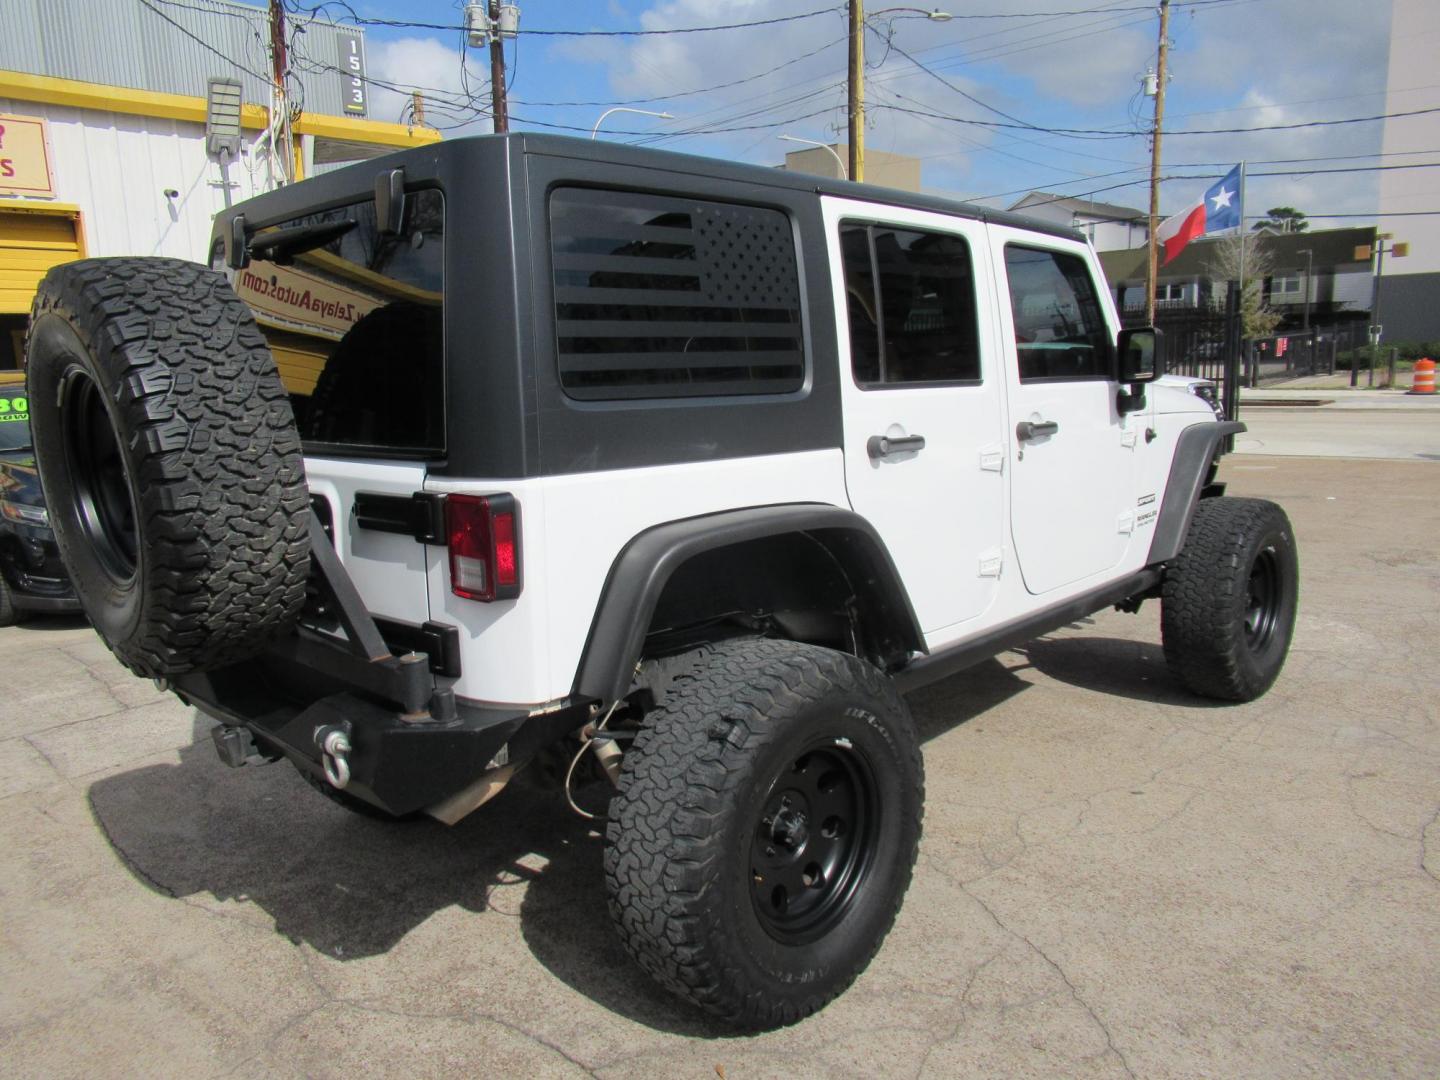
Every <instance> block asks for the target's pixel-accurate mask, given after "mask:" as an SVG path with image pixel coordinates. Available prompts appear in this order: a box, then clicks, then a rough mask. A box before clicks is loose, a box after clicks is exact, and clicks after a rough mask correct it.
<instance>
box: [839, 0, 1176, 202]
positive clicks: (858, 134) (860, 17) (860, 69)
mask: <svg viewBox="0 0 1440 1080" xmlns="http://www.w3.org/2000/svg"><path fill="white" fill-rule="evenodd" d="M1167 2H1168V0H1167ZM847 113H848V115H849V120H850V132H849V139H850V169H849V173H850V179H851V180H854V181H855V182H856V183H859V182H860V181H862V180H864V179H865V3H864V0H850V101H849V108H848V109H847Z"/></svg>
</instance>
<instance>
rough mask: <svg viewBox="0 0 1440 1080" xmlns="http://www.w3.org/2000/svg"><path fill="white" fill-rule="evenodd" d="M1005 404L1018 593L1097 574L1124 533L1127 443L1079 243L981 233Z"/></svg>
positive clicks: (1131, 522) (1131, 460) (1110, 337)
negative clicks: (997, 299) (994, 290)
mask: <svg viewBox="0 0 1440 1080" xmlns="http://www.w3.org/2000/svg"><path fill="white" fill-rule="evenodd" d="M990 231H991V237H992V241H993V256H994V259H995V269H996V277H997V280H998V281H999V282H1000V286H999V287H1000V288H1001V289H1002V290H1003V291H1004V292H1005V293H1008V297H1006V301H1007V302H1002V303H1001V304H1000V310H1001V323H1002V336H1003V338H1004V349H1003V351H1004V354H1005V357H1006V377H1005V383H1006V392H1007V394H1008V395H1009V403H1010V418H1011V421H1012V427H1013V430H1012V431H1010V432H1009V436H1010V443H1011V454H1010V460H1011V462H1012V464H1013V468H1012V472H1011V478H1010V498H1011V509H1010V526H1011V537H1012V540H1013V542H1014V545H1015V552H1016V556H1017V559H1018V562H1019V564H1020V573H1021V576H1022V577H1023V579H1024V581H1025V588H1026V590H1027V591H1028V592H1030V593H1031V594H1034V595H1041V594H1045V593H1051V592H1053V591H1055V590H1059V589H1064V588H1065V587H1066V586H1068V585H1074V584H1076V583H1080V582H1084V581H1085V580H1086V579H1089V578H1094V577H1097V576H1103V575H1104V574H1105V572H1106V571H1109V570H1111V569H1113V568H1114V567H1116V566H1117V565H1118V564H1119V563H1120V562H1121V560H1122V559H1123V558H1124V557H1125V553H1126V551H1127V549H1128V547H1129V544H1130V538H1131V535H1132V534H1133V532H1134V528H1135V499H1134V471H1135V446H1136V442H1137V438H1138V436H1139V434H1140V431H1141V429H1142V428H1143V421H1142V419H1141V418H1138V417H1136V416H1135V415H1134V414H1128V415H1121V413H1120V410H1119V407H1118V402H1117V395H1118V391H1119V389H1120V386H1119V384H1118V383H1117V382H1116V380H1115V373H1116V372H1115V348H1114V341H1115V335H1114V329H1113V327H1112V326H1111V324H1110V322H1109V320H1108V319H1107V318H1106V308H1105V306H1104V305H1105V299H1104V298H1105V291H1104V287H1103V284H1102V282H1101V280H1099V279H1098V278H1097V276H1096V275H1095V273H1094V272H1093V267H1092V260H1091V259H1090V258H1089V252H1088V250H1087V249H1086V247H1085V245H1083V244H1080V243H1077V242H1073V241H1068V240H1064V239H1061V238H1058V237H1056V238H1051V237H1045V236H1037V235H1036V234H1034V233H1026V232H1021V231H1019V230H1015V229H1009V228H1004V227H1001V226H992V227H991V230H990Z"/></svg>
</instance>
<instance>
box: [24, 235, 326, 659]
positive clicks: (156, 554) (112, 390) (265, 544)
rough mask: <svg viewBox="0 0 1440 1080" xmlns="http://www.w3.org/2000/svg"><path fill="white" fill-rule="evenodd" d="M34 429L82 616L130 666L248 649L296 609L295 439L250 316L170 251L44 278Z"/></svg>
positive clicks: (300, 512)
mask: <svg viewBox="0 0 1440 1080" xmlns="http://www.w3.org/2000/svg"><path fill="white" fill-rule="evenodd" d="M25 355H26V367H27V369H28V372H29V395H30V426H31V430H32V435H33V439H34V442H35V453H36V458H37V460H38V463H39V466H40V480H41V485H42V487H43V488H44V491H45V501H46V503H47V505H48V507H49V511H50V522H51V526H52V527H53V528H54V530H55V538H56V541H57V542H58V544H59V547H60V554H61V557H62V558H63V559H64V561H65V566H66V569H67V570H68V571H69V573H70V578H71V580H72V582H73V584H74V587H75V592H76V594H77V595H78V596H79V598H80V603H81V606H82V607H83V608H84V609H85V614H86V615H87V616H88V617H89V619H90V622H91V623H92V625H94V627H95V629H96V630H98V631H99V632H100V635H101V637H103V638H104V639H105V642H106V644H107V645H109V646H110V649H111V651H113V652H114V653H115V655H116V656H117V657H119V658H120V660H121V661H122V662H124V663H125V664H126V666H128V667H129V668H130V669H131V670H132V671H134V672H136V673H137V674H140V675H146V676H150V677H161V676H169V675H179V674H183V673H185V672H188V671H205V670H210V669H214V668H218V667H224V666H225V665H227V664H231V663H235V662H236V661H239V660H243V659H245V658H247V657H249V656H252V655H254V654H255V653H257V652H259V651H260V650H261V649H263V648H264V647H265V646H266V645H267V644H268V643H269V642H271V641H272V640H274V638H276V637H277V636H279V635H281V634H283V633H285V632H286V631H288V630H289V629H290V628H291V627H292V626H293V624H294V621H295V619H296V617H297V616H298V615H299V612H300V607H301V605H302V604H303V602H304V599H305V577H306V574H307V572H308V570H309V562H310V543H309V513H310V511H309V498H308V493H307V489H306V486H305V466H304V461H303V458H302V456H301V449H300V437H299V434H298V433H297V431H296V429H295V419H294V415H293V414H292V412H291V408H290V400H289V397H288V396H287V395H286V392H285V388H284V386H283V385H282V384H281V382H280V375H279V372H278V371H277V370H276V367H275V361H274V359H273V358H272V357H271V355H270V351H269V349H268V348H267V347H266V345H265V339H264V337H263V336H262V335H261V333H260V330H259V328H258V327H257V326H256V325H255V320H254V318H253V316H252V315H251V313H250V309H249V308H248V307H246V306H245V304H244V303H243V302H242V301H241V300H240V299H239V298H238V297H237V296H236V295H235V293H234V292H233V291H232V290H231V288H230V284H229V282H227V281H226V280H225V278H224V276H222V275H221V274H218V273H214V272H213V271H210V270H206V269H205V268H204V267H202V266H199V265H197V264H195V263H188V262H181V261H180V260H178V259H153V258H122V259H88V260H84V261H81V262H73V263H68V264H65V265H63V266H59V267H56V268H55V269H53V270H51V271H50V272H49V273H48V274H47V275H46V276H45V280H44V281H43V282H41V285H40V291H39V293H38V294H37V295H36V297H35V304H34V308H33V310H32V312H31V321H30V332H29V336H28V339H27V341H26V353H25Z"/></svg>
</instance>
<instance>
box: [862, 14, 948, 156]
mask: <svg viewBox="0 0 1440 1080" xmlns="http://www.w3.org/2000/svg"><path fill="white" fill-rule="evenodd" d="M895 12H902V13H905V14H910V15H922V16H924V17H925V18H927V19H929V20H930V21H931V22H949V21H950V20H951V19H953V18H954V17H955V16H953V15H951V14H950V13H949V12H946V11H926V10H925V9H924V8H914V7H895V8H882V9H881V10H880V11H876V12H873V13H872V17H876V16H880V15H891V14H894V13H895ZM849 21H850V33H849V38H850V70H849V76H848V82H849V84H850V85H849V93H848V95H847V99H846V103H845V114H846V117H847V123H848V130H847V137H848V138H849V140H850V168H849V169H848V170H846V175H847V176H848V177H849V178H850V179H851V180H855V181H861V180H864V179H865V2H864V0H850V20H849Z"/></svg>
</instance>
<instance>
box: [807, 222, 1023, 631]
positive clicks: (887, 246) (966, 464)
mask: <svg viewBox="0 0 1440 1080" xmlns="http://www.w3.org/2000/svg"><path fill="white" fill-rule="evenodd" d="M823 203H824V211H825V221H826V233H827V236H828V238H829V246H830V260H831V278H832V280H833V281H834V283H835V307H836V311H837V316H838V317H837V321H838V323H839V327H838V329H839V345H840V366H841V377H840V384H841V400H842V403H843V406H844V429H845V436H844V439H845V481H846V487H847V489H848V492H849V496H850V502H851V505H852V506H853V507H854V509H855V510H856V511H857V512H858V513H860V514H862V515H864V516H865V518H867V519H868V520H869V521H870V522H871V523H872V524H873V525H874V526H875V528H876V529H877V530H878V531H879V533H880V535H881V537H882V539H883V540H884V541H885V544H886V546H887V547H888V548H889V550H890V555H891V557H892V558H893V559H894V560H895V564H896V566H897V568H898V569H899V572H900V576H901V578H902V580H903V581H904V583H905V587H906V589H907V591H908V592H909V594H910V600H911V603H912V604H913V605H914V608H915V613H916V616H917V618H918V619H919V621H920V626H921V629H922V630H923V631H924V632H925V634H926V637H927V639H928V640H929V642H930V644H931V645H936V644H939V643H941V642H943V641H944V640H946V639H948V638H949V637H951V636H953V632H951V633H947V632H946V628H947V627H953V626H955V625H956V624H958V623H961V622H964V621H966V620H970V619H974V618H975V617H977V616H979V615H981V614H983V613H984V612H985V610H986V609H987V608H988V607H989V606H990V605H991V603H992V602H993V601H994V598H995V595H996V591H997V584H998V580H999V575H1000V572H1001V567H1002V565H1003V551H1002V544H1003V540H1004V522H1005V490H1004V479H1003V473H1002V469H1003V467H1004V460H1005V445H1004V439H1005V436H1004V421H1003V417H1002V412H1003V409H1004V400H1003V390H1002V384H1003V380H1004V374H1003V370H1002V363H1001V360H1000V357H999V355H998V351H997V348H996V340H995V337H996V325H995V320H994V319H993V317H992V315H991V312H993V310H994V306H993V305H994V297H993V295H992V290H993V286H992V282H991V277H990V274H989V272H988V271H987V268H986V262H985V260H986V257H985V250H986V248H985V242H986V241H985V227H984V225H983V224H982V223H980V222H977V221H971V220H967V219H963V218H953V217H949V216H946V215H943V214H934V213H927V212H922V211H913V210H903V209H899V208H895V207H882V206H878V205H876V204H873V203H863V202H851V201H847V200H840V199H825V200H823Z"/></svg>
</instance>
